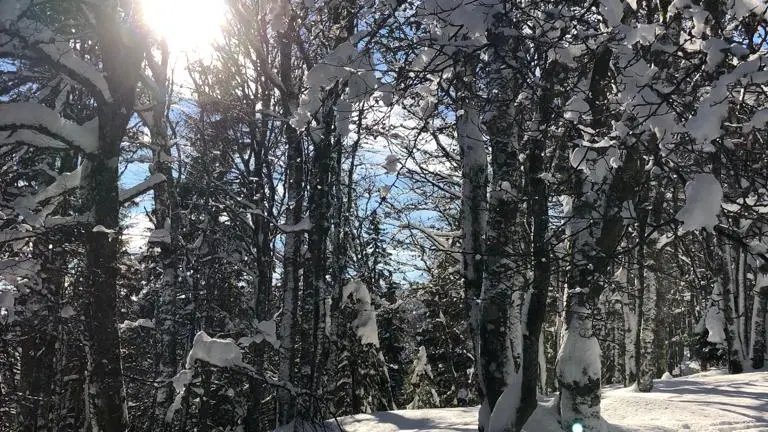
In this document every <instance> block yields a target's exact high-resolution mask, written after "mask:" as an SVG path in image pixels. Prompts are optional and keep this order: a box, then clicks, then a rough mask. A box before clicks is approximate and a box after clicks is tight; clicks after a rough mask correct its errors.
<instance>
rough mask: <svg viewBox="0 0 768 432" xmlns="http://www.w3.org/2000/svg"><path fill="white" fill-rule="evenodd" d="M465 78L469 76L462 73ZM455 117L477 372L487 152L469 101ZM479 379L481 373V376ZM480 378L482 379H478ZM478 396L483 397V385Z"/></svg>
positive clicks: (483, 417) (483, 421)
mask: <svg viewBox="0 0 768 432" xmlns="http://www.w3.org/2000/svg"><path fill="white" fill-rule="evenodd" d="M464 79H469V77H465V78H464ZM461 110H462V111H463V113H462V114H461V115H460V116H459V117H458V119H457V140H458V143H459V147H460V149H461V156H462V158H461V161H462V199H461V213H462V216H461V217H462V268H463V274H464V292H465V299H466V300H465V301H466V305H467V310H468V313H469V328H470V335H471V337H472V342H473V346H474V350H475V361H476V364H477V366H476V368H475V370H476V371H477V373H478V374H482V366H481V364H480V353H479V350H480V319H481V318H480V314H481V312H480V306H479V305H480V302H481V295H482V291H483V273H484V272H483V267H484V263H485V238H484V236H485V232H486V224H487V215H488V207H487V191H488V156H487V153H486V150H485V142H484V139H483V136H482V134H481V133H480V129H479V128H480V115H479V113H478V112H477V109H476V108H475V107H473V106H472V105H471V104H470V103H468V102H464V104H463V105H462V106H461ZM480 379H481V380H482V377H481V378H480ZM481 382H482V381H481ZM480 392H481V394H480V400H482V401H484V400H485V395H484V393H483V390H482V387H481V389H480ZM480 412H481V414H480V430H481V431H483V430H485V429H486V427H487V424H488V418H489V417H490V411H489V410H488V406H487V403H485V402H484V406H483V407H481V409H480Z"/></svg>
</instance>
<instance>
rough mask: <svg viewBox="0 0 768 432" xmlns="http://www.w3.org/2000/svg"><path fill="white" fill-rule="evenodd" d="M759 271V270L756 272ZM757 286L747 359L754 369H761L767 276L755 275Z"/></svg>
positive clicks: (767, 318)
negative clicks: (750, 361)
mask: <svg viewBox="0 0 768 432" xmlns="http://www.w3.org/2000/svg"><path fill="white" fill-rule="evenodd" d="M758 271H760V270H758ZM756 278H757V286H756V287H755V291H754V292H755V300H754V304H753V305H752V337H750V338H749V339H750V341H751V344H750V350H749V358H750V359H751V360H752V367H753V368H754V369H762V368H763V366H765V355H766V343H765V338H766V320H768V315H767V314H766V310H768V279H766V278H768V276H766V275H765V274H764V273H763V272H762V271H760V273H757V275H756Z"/></svg>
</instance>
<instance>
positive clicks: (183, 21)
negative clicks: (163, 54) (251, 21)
mask: <svg viewBox="0 0 768 432" xmlns="http://www.w3.org/2000/svg"><path fill="white" fill-rule="evenodd" d="M142 8H143V15H144V22H145V23H146V24H147V26H148V27H149V28H150V29H151V30H152V31H153V32H156V33H157V34H158V35H159V36H161V37H163V38H165V39H166V40H167V41H168V46H169V48H170V49H171V51H174V52H176V53H184V54H187V55H194V56H196V57H208V56H209V55H210V53H211V51H212V50H211V45H212V44H213V43H214V42H215V41H216V40H217V39H218V38H219V36H220V34H221V27H222V25H223V24H224V21H225V18H226V11H227V6H226V4H225V0H142Z"/></svg>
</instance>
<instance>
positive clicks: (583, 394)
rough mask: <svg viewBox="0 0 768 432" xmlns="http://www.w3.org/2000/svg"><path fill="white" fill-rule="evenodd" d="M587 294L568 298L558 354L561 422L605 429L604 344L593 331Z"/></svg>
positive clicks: (585, 427)
mask: <svg viewBox="0 0 768 432" xmlns="http://www.w3.org/2000/svg"><path fill="white" fill-rule="evenodd" d="M585 300H586V299H585V296H584V295H583V294H580V293H579V294H575V295H573V296H570V297H569V299H568V306H567V307H568V310H567V313H566V316H567V318H566V327H565V330H564V335H563V345H562V347H561V348H560V352H559V353H558V355H557V366H556V373H557V382H558V385H559V387H560V399H559V404H560V424H561V425H562V426H563V429H564V430H571V428H572V426H573V425H574V424H577V423H578V424H581V425H582V426H583V427H584V430H587V431H601V430H603V429H604V427H605V423H604V421H603V420H602V418H601V417H600V375H601V361H600V356H601V353H600V346H599V344H598V342H597V338H596V337H595V335H594V334H593V333H592V318H591V313H590V312H589V311H588V310H587V309H586V308H585V307H584V306H583V305H582V303H583V302H584V301H585Z"/></svg>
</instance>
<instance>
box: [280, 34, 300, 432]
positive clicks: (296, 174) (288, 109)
mask: <svg viewBox="0 0 768 432" xmlns="http://www.w3.org/2000/svg"><path fill="white" fill-rule="evenodd" d="M292 37H293V34H292V32H291V30H290V29H289V30H287V31H286V32H285V33H282V34H281V40H280V46H279V54H280V70H279V73H280V80H281V82H282V84H283V87H284V89H285V90H284V93H283V95H282V97H281V99H282V101H281V104H282V110H283V115H284V116H285V117H286V118H291V116H292V115H293V107H296V106H298V96H297V95H296V90H295V88H294V83H293V76H292V74H293V68H292V64H291V59H292V58H293V57H292V54H293V43H292V41H291V38H292ZM284 133H285V139H286V145H287V153H286V160H287V177H286V183H287V186H286V193H287V202H288V206H289V207H288V211H287V215H286V224H288V225H296V224H298V223H299V222H300V221H301V219H302V217H303V215H302V212H303V208H304V206H303V200H304V196H303V194H304V148H303V144H302V142H301V138H300V136H299V133H298V131H297V130H296V129H295V128H294V127H293V126H291V125H290V123H289V122H286V123H285V125H284ZM303 235H304V234H303V233H301V232H296V231H293V232H289V233H286V235H285V247H284V252H283V278H282V285H283V307H282V313H281V317H280V351H279V356H278V357H279V359H278V361H279V370H278V376H279V379H280V381H281V382H283V383H285V384H294V381H295V362H296V355H297V353H296V346H295V345H296V332H297V331H298V315H297V312H298V302H299V292H300V290H299V287H300V273H301V245H302V243H303V242H302V237H303ZM296 414H297V412H296V401H295V399H294V395H293V394H291V392H290V391H289V390H287V389H284V388H283V389H281V390H280V392H279V405H278V423H280V424H288V423H290V422H291V421H292V420H293V419H294V418H295V417H296Z"/></svg>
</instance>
